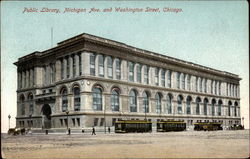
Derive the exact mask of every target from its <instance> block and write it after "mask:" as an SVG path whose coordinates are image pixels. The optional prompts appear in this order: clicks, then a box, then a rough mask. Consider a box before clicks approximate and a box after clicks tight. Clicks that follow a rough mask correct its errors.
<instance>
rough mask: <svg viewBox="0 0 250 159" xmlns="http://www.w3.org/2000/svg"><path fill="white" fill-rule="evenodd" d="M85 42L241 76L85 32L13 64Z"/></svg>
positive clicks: (149, 57) (231, 76)
mask: <svg viewBox="0 0 250 159" xmlns="http://www.w3.org/2000/svg"><path fill="white" fill-rule="evenodd" d="M85 42H91V43H96V44H99V45H103V46H106V47H109V48H116V49H118V50H123V51H126V52H127V53H128V54H132V55H136V56H143V57H145V58H147V59H153V60H156V61H159V59H160V61H161V62H165V63H169V64H173V65H178V66H181V67H184V68H188V69H195V70H197V71H202V72H207V73H210V74H215V75H219V76H224V77H230V78H234V79H237V80H241V78H239V76H238V75H236V74H233V73H229V72H226V71H220V70H216V69H212V68H209V67H206V66H202V65H199V64H195V63H192V62H187V61H184V60H180V59H177V58H173V57H169V56H166V55H161V54H158V53H155V52H151V51H148V50H143V49H139V48H136V47H133V46H130V45H127V44H125V43H121V42H117V41H114V40H110V39H106V38H102V37H98V36H94V35H90V34H86V33H83V34H80V35H77V36H75V37H72V38H70V39H67V40H64V41H61V42H59V43H58V45H57V46H56V47H54V48H51V49H48V50H45V51H43V52H34V53H31V54H29V55H26V56H24V57H21V58H19V59H18V62H15V63H14V64H15V65H19V63H22V62H25V61H27V60H30V59H32V58H43V57H46V56H49V55H51V54H56V52H58V50H61V49H64V48H68V47H72V46H74V45H77V44H80V45H81V44H82V46H83V47H84V43H85ZM83 49H84V48H83Z"/></svg>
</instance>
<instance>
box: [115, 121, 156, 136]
mask: <svg viewBox="0 0 250 159" xmlns="http://www.w3.org/2000/svg"><path fill="white" fill-rule="evenodd" d="M115 132H116V133H129V132H134V133H135V132H152V122H151V121H146V120H121V121H116V122H115Z"/></svg>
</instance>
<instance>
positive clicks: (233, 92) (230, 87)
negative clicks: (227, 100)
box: [226, 83, 239, 97]
mask: <svg viewBox="0 0 250 159" xmlns="http://www.w3.org/2000/svg"><path fill="white" fill-rule="evenodd" d="M238 89H239V88H238V86H237V85H235V84H231V83H227V88H226V93H227V96H231V97H238V96H239V93H238V91H239V90H238Z"/></svg>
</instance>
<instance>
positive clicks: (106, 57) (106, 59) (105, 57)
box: [103, 55, 108, 78]
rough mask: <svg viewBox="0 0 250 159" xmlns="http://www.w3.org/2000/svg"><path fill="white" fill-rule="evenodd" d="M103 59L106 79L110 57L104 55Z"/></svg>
mask: <svg viewBox="0 0 250 159" xmlns="http://www.w3.org/2000/svg"><path fill="white" fill-rule="evenodd" d="M103 58H104V66H103V67H104V71H103V72H104V78H108V56H104V55H103Z"/></svg>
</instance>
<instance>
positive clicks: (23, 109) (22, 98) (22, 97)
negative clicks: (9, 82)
mask: <svg viewBox="0 0 250 159" xmlns="http://www.w3.org/2000/svg"><path fill="white" fill-rule="evenodd" d="M24 100H25V98H24V95H23V94H22V95H21V96H20V107H21V108H20V109H21V115H25V105H24Z"/></svg>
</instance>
